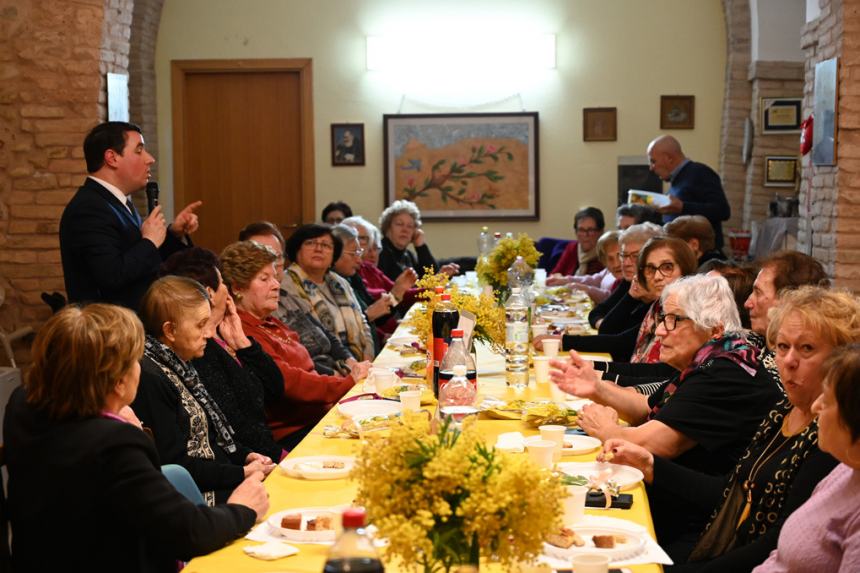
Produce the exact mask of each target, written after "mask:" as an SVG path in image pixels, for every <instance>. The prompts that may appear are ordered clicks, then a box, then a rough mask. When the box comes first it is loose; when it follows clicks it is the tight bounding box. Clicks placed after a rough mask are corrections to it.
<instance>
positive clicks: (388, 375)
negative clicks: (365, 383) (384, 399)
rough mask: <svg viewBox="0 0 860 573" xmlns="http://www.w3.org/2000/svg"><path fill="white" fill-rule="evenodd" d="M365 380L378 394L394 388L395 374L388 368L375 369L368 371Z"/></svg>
mask: <svg viewBox="0 0 860 573" xmlns="http://www.w3.org/2000/svg"><path fill="white" fill-rule="evenodd" d="M367 378H368V380H369V381H370V383H371V384H372V385H373V391H374V392H376V393H377V394H380V393H382V392H385V391H386V390H388V389H389V388H391V387H392V386H394V383H395V382H396V380H397V374H395V373H394V371H393V370H391V369H389V368H379V367H375V368H371V369H370V376H368V377H367Z"/></svg>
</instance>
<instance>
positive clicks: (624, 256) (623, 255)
mask: <svg viewBox="0 0 860 573" xmlns="http://www.w3.org/2000/svg"><path fill="white" fill-rule="evenodd" d="M618 257H619V258H620V259H621V260H622V261H623V260H624V259H638V258H639V251H633V252H632V253H625V252H624V251H621V252H620V253H618Z"/></svg>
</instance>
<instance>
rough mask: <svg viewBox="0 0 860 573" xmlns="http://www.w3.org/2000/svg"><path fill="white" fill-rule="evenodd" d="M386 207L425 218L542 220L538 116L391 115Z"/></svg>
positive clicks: (386, 122) (386, 128)
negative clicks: (405, 203)
mask: <svg viewBox="0 0 860 573" xmlns="http://www.w3.org/2000/svg"><path fill="white" fill-rule="evenodd" d="M383 139H384V149H385V155H384V166H385V204H386V205H390V204H391V203H392V202H393V201H395V200H398V199H407V200H409V201H413V202H415V204H416V205H417V206H418V208H419V209H420V210H421V218H422V219H425V220H449V221H452V220H454V221H456V220H476V219H482V220H491V219H506V220H512V219H513V220H522V221H535V220H538V219H539V215H540V212H539V193H538V190H539V184H538V183H539V182H538V173H539V171H538V158H539V154H538V114H537V112H521V113H453V114H397V115H390V114H386V115H384V116H383Z"/></svg>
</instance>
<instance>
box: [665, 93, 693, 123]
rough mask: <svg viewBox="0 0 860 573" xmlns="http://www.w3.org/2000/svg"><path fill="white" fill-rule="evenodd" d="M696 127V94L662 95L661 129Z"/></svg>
mask: <svg viewBox="0 0 860 573" xmlns="http://www.w3.org/2000/svg"><path fill="white" fill-rule="evenodd" d="M695 127H696V96H691V95H664V96H660V129H693V128H695Z"/></svg>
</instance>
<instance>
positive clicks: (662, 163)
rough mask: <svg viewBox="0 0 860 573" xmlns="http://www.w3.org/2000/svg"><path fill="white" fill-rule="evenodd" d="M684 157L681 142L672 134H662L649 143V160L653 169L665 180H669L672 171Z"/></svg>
mask: <svg viewBox="0 0 860 573" xmlns="http://www.w3.org/2000/svg"><path fill="white" fill-rule="evenodd" d="M684 159H686V157H684V152H683V151H682V150H681V144H680V143H679V142H678V140H677V139H675V138H674V137H672V136H671V135H661V136H660V137H658V138H657V139H655V140H654V141H652V142H651V143H649V144H648V160H649V162H650V164H651V171H653V172H654V174H655V175H657V177H659V178H660V179H663V180H664V181H668V180H669V176H670V175H671V174H672V171H674V170H675V168H676V167H678V166H679V165H680V164H681V163H682V162H683V161H684Z"/></svg>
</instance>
